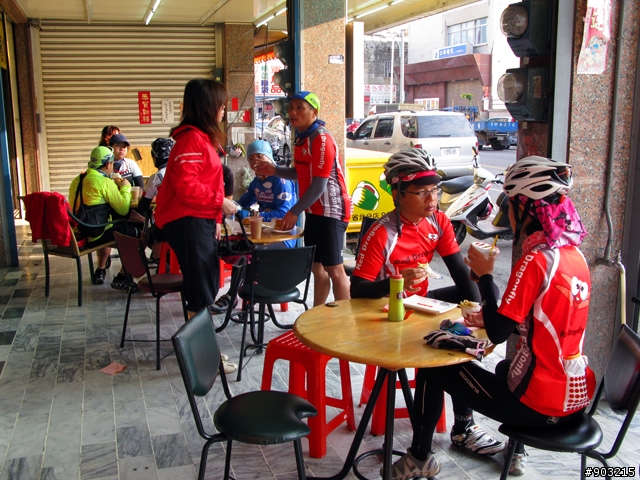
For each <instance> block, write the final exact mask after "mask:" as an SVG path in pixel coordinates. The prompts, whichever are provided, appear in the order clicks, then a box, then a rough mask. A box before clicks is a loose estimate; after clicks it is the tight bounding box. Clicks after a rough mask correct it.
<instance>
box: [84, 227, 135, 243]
mask: <svg viewBox="0 0 640 480" xmlns="http://www.w3.org/2000/svg"><path fill="white" fill-rule="evenodd" d="M114 232H118V233H122V234H123V235H129V236H130V237H136V238H138V237H139V236H140V230H138V229H137V228H136V227H135V225H132V224H131V223H129V222H122V223H114V224H113V225H112V226H111V228H107V229H106V230H105V231H104V233H103V234H102V236H101V237H100V238H98V239H97V240H94V241H93V242H89V243H87V247H91V248H93V247H97V246H100V245H102V244H104V243H109V242H113V241H114V240H115V239H114V237H113V234H114Z"/></svg>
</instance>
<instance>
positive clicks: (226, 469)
mask: <svg viewBox="0 0 640 480" xmlns="http://www.w3.org/2000/svg"><path fill="white" fill-rule="evenodd" d="M231 444H232V441H231V440H229V441H228V442H227V455H226V457H225V462H224V480H229V470H230V469H231Z"/></svg>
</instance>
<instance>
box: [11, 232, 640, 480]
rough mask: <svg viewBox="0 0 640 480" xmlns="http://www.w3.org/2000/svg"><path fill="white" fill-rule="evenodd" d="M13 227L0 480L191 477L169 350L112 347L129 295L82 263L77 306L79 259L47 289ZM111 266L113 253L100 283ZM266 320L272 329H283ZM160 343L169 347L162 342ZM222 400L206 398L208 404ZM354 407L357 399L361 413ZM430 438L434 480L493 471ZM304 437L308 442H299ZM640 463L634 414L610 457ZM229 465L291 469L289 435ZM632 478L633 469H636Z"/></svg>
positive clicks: (147, 326) (542, 467)
mask: <svg viewBox="0 0 640 480" xmlns="http://www.w3.org/2000/svg"><path fill="white" fill-rule="evenodd" d="M18 232H19V235H20V238H19V243H20V244H21V247H20V267H19V268H11V269H0V313H1V314H2V315H1V317H0V467H1V473H0V480H9V479H16V480H18V479H19V480H27V479H47V480H51V479H58V480H67V479H69V480H70V479H79V478H80V479H83V480H85V479H86V480H88V479H103V480H107V479H108V480H115V479H120V480H129V479H131V480H134V479H135V480H138V479H139V480H146V479H160V480H169V479H171V480H173V479H176V480H182V479H193V478H195V477H196V471H197V468H198V463H199V456H200V449H201V445H202V444H203V441H202V440H200V438H199V437H198V434H197V432H196V430H195V425H194V424H193V418H192V416H191V413H190V411H189V406H188V402H187V399H186V396H185V394H184V387H183V384H182V380H181V377H180V374H179V371H178V366H177V363H176V360H175V357H174V356H169V357H167V358H166V359H164V360H163V362H162V369H161V370H160V371H156V370H155V363H154V362H155V360H154V358H155V357H154V353H155V351H154V346H153V344H140V343H137V344H131V343H127V344H126V345H125V347H124V349H121V348H120V347H119V341H120V333H121V327H122V320H123V314H124V306H125V300H126V295H125V294H124V293H123V292H120V291H116V290H113V289H111V288H110V287H109V285H108V283H107V284H105V285H102V286H91V285H89V281H88V278H89V275H88V270H86V269H87V268H88V267H87V262H86V260H85V261H84V266H85V270H86V271H85V276H84V278H85V290H84V291H85V306H83V307H78V306H77V298H76V294H77V289H76V281H77V276H76V273H75V263H74V262H73V261H72V260H68V259H62V258H57V257H54V258H53V259H52V262H51V263H52V290H51V295H50V297H49V298H45V297H44V266H43V256H42V250H41V247H40V246H39V245H34V244H32V243H31V241H30V240H28V239H27V238H28V237H27V234H28V228H27V227H24V226H22V227H20V226H19V227H18ZM23 239H25V240H24V241H22V240H23ZM118 267H119V264H118V261H115V262H114V265H113V266H112V267H111V271H110V273H109V274H108V281H110V280H111V278H112V276H113V275H114V274H115V273H116V271H117V268H118ZM436 269H437V267H436ZM161 308H162V327H161V330H162V335H163V337H164V338H169V337H170V336H171V334H172V333H173V332H175V330H176V329H177V328H178V327H179V325H181V324H182V318H181V315H182V314H181V307H180V302H179V297H178V296H177V295H172V296H168V297H167V301H164V300H163V301H162V306H161ZM297 314H299V310H295V309H293V308H292V309H291V311H290V312H289V313H287V314H282V318H283V319H286V318H288V319H290V320H291V321H292V320H293V319H294V318H295V316H296V315H297ZM154 316H155V301H154V299H153V298H151V297H150V296H146V295H143V294H141V293H139V294H136V295H134V301H133V305H132V311H131V331H132V332H133V334H134V335H135V336H136V338H143V337H147V338H151V337H152V336H153V319H154ZM269 327H270V328H269V330H268V333H267V335H268V336H270V337H273V336H276V335H278V334H279V333H281V331H280V330H278V329H275V328H273V327H271V326H269ZM240 334H241V328H240V326H239V325H236V324H231V325H230V326H229V327H228V328H227V329H225V330H224V331H223V332H222V333H220V334H219V335H218V340H219V342H220V344H221V347H222V349H223V351H224V352H226V353H227V354H229V355H230V357H231V359H232V360H236V361H237V357H238V353H237V349H238V346H239V343H240ZM164 350H165V351H166V352H169V351H170V348H169V345H166V346H165V347H164ZM497 359H499V355H492V356H490V357H489V358H487V359H486V360H485V362H486V363H487V366H488V367H491V365H492V364H493V363H495V361H496V360H497ZM111 362H118V363H121V364H123V365H125V366H126V367H127V369H126V370H125V371H124V372H123V373H121V374H119V375H116V376H109V375H106V374H104V373H101V372H100V371H99V370H100V369H101V368H103V367H105V366H106V365H108V364H110V363H111ZM276 367H277V373H278V374H279V375H277V376H276V377H275V380H274V381H275V384H276V388H279V389H283V388H284V386H285V381H286V364H285V363H283V362H278V363H277V364H276ZM351 369H352V384H353V391H354V397H355V399H356V402H357V400H358V399H359V395H360V389H361V385H362V378H363V372H364V367H363V366H362V365H354V364H352V366H351ZM337 371H338V368H337V362H335V361H332V362H331V363H330V372H329V373H328V376H329V382H328V383H329V388H330V389H331V390H332V391H337V387H338V379H337V377H336V373H337ZM261 375H262V356H256V357H254V358H253V359H252V360H251V361H250V363H249V365H248V367H247V369H246V371H245V372H244V373H243V380H242V381H241V382H239V383H237V382H235V381H232V382H231V388H232V389H233V391H234V392H235V393H238V392H243V391H247V390H253V389H257V388H258V385H259V383H260V379H261ZM232 379H235V376H232ZM219 398H220V396H219V395H213V394H212V395H210V396H209V397H207V399H206V400H207V406H208V409H209V412H210V411H213V410H214V409H215V406H216V403H217V402H218V401H219ZM362 411H363V409H362V408H356V414H357V415H358V416H360V415H361V414H362ZM451 417H452V415H451V412H449V418H451ZM477 420H479V422H480V423H481V424H482V425H483V426H484V428H485V429H487V430H488V431H490V432H493V433H495V434H496V435H499V434H497V433H496V430H497V424H496V423H495V422H492V421H490V420H487V419H484V418H482V417H480V416H478V418H477ZM598 420H599V421H600V422H601V423H602V424H603V425H604V426H605V427H606V428H607V435H606V436H607V441H609V442H611V438H610V437H611V436H612V435H613V434H612V433H611V432H613V431H614V428H615V426H616V425H617V418H616V416H615V415H614V414H612V413H611V412H610V411H608V410H607V409H603V410H602V415H600V416H599V417H598ZM209 422H210V420H209ZM395 433H396V435H395V440H396V448H398V449H404V448H406V446H407V445H408V443H409V442H410V437H411V429H410V426H409V422H408V420H406V419H405V420H397V421H396V430H395ZM351 439H352V433H351V432H349V431H348V430H347V429H346V427H345V426H341V427H339V428H338V429H337V430H336V431H335V432H334V433H332V434H331V435H330V437H329V439H328V443H329V445H328V453H327V456H326V457H325V458H323V459H312V458H309V456H308V455H305V460H306V462H307V466H308V474H309V475H316V476H328V475H332V474H335V473H336V472H337V471H338V470H339V468H340V466H341V461H342V459H344V457H345V456H346V453H347V450H348V447H349V445H350V442H351ZM435 441H436V445H437V455H438V458H439V460H440V461H441V462H442V471H441V473H440V474H439V478H452V479H464V478H474V479H476V478H498V477H499V472H500V469H501V465H502V458H501V457H496V458H495V459H489V460H483V459H479V458H474V457H472V456H469V455H466V454H464V453H462V452H459V451H457V450H455V449H453V448H452V447H451V444H450V442H449V439H448V434H437V435H436V440H435ZM381 443H382V439H381V438H380V437H373V436H371V435H367V436H366V437H365V441H364V444H363V446H362V451H366V450H370V449H373V448H379V447H380V446H381ZM303 446H304V448H305V449H306V447H307V445H306V440H305V441H304V443H303ZM639 462H640V416H639V417H637V418H636V420H635V422H634V424H633V427H632V430H631V431H630V432H629V433H628V435H627V439H626V441H625V443H624V446H623V448H622V451H621V452H620V453H619V454H618V456H617V457H616V459H615V460H614V461H613V462H612V463H613V464H614V465H618V466H628V467H634V468H636V470H637V469H638V466H639V465H638V464H639ZM222 464H223V457H222V455H221V449H220V447H219V446H218V447H215V448H212V450H211V454H210V457H209V463H208V475H207V478H211V479H217V478H221V477H222V473H221V472H222V470H221V466H222ZM232 464H233V469H234V472H233V473H234V475H235V477H236V478H237V479H268V478H272V479H273V478H275V479H278V480H288V479H293V478H295V463H294V459H293V449H292V447H291V445H290V444H287V445H283V446H282V445H280V446H271V447H266V448H258V447H253V446H245V445H241V444H238V445H237V446H235V447H234V453H233V461H232ZM591 464H592V465H594V466H595V465H596V464H595V463H591ZM579 465H580V462H579V458H578V457H577V456H575V455H564V454H554V453H548V452H540V451H536V450H530V457H529V467H528V469H527V473H526V476H525V477H524V478H527V479H540V478H558V479H574V478H578V477H579ZM379 468H380V463H379V460H378V459H377V458H375V457H372V458H371V459H368V460H367V461H366V462H363V466H362V472H363V473H365V475H367V476H369V477H370V478H378V474H377V472H378V470H379ZM348 478H355V477H354V476H352V475H350V476H349V477H348ZM635 478H640V476H639V475H638V472H637V471H636V474H635Z"/></svg>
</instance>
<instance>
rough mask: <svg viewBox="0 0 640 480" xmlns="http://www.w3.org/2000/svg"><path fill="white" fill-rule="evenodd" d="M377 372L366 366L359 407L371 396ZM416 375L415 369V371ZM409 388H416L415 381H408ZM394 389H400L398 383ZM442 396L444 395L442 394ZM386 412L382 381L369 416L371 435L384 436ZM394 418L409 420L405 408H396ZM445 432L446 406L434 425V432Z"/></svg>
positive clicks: (385, 383)
mask: <svg viewBox="0 0 640 480" xmlns="http://www.w3.org/2000/svg"><path fill="white" fill-rule="evenodd" d="M377 371H378V367H375V366H373V365H367V368H366V369H365V371H364V382H363V384H362V393H361V394H360V405H362V404H363V403H367V402H368V401H369V397H370V396H371V391H372V390H373V385H374V383H375V381H376V373H377ZM416 373H417V369H416ZM409 386H410V387H411V388H415V387H416V379H415V377H414V378H413V380H409ZM396 389H400V390H401V389H402V386H401V385H400V381H397V382H396ZM443 395H444V393H443ZM386 411H387V381H386V380H385V381H384V385H382V389H381V390H380V395H379V396H378V401H377V402H376V406H375V407H374V408H373V415H372V416H371V435H384V433H385V412H386ZM394 417H395V418H409V412H408V410H407V407H396V409H395V414H394ZM446 431H447V409H446V405H442V414H441V415H440V420H438V424H437V425H436V432H438V433H445V432H446Z"/></svg>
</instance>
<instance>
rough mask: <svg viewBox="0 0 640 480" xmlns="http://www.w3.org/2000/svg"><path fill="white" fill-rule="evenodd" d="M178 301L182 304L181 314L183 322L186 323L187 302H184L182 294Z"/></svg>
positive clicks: (187, 316)
mask: <svg viewBox="0 0 640 480" xmlns="http://www.w3.org/2000/svg"><path fill="white" fill-rule="evenodd" d="M180 301H181V302H182V314H183V315H184V321H185V322H187V321H188V320H189V314H188V313H187V302H186V301H185V299H184V296H183V295H182V292H180Z"/></svg>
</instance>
